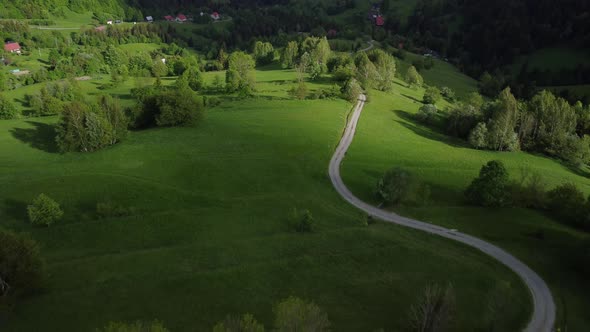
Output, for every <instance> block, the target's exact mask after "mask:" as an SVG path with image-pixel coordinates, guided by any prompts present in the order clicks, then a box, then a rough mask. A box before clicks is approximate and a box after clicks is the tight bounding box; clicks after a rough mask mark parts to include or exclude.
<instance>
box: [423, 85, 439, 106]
mask: <svg viewBox="0 0 590 332" xmlns="http://www.w3.org/2000/svg"><path fill="white" fill-rule="evenodd" d="M439 100H440V90H439V89H438V88H437V87H435V86H429V87H428V88H426V91H424V98H423V102H424V104H433V105H434V104H436V103H437V102H438V101H439Z"/></svg>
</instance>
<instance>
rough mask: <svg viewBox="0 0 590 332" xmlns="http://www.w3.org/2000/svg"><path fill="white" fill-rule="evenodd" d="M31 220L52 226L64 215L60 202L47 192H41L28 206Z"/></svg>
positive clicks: (33, 222) (38, 223)
mask: <svg viewBox="0 0 590 332" xmlns="http://www.w3.org/2000/svg"><path fill="white" fill-rule="evenodd" d="M27 213H28V215H29V220H30V221H31V223H32V224H34V225H42V226H50V225H52V224H53V223H55V222H56V221H58V220H60V219H61V217H63V214H64V213H63V211H62V209H61V208H60V207H59V204H58V203H57V202H56V201H54V200H53V199H51V198H50V197H49V196H47V195H45V194H40V195H39V196H38V197H37V198H35V199H34V200H33V204H31V205H29V206H28V207H27Z"/></svg>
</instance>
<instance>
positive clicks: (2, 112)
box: [0, 94, 18, 119]
mask: <svg viewBox="0 0 590 332" xmlns="http://www.w3.org/2000/svg"><path fill="white" fill-rule="evenodd" d="M17 116H18V110H17V109H16V106H15V105H14V103H13V102H12V101H11V100H10V99H8V98H7V97H6V96H4V95H3V94H0V119H14V118H16V117H17Z"/></svg>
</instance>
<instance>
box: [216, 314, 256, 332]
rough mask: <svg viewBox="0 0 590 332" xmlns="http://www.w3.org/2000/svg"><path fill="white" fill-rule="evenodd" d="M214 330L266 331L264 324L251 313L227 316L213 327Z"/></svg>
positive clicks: (225, 331)
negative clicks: (240, 315)
mask: <svg viewBox="0 0 590 332" xmlns="http://www.w3.org/2000/svg"><path fill="white" fill-rule="evenodd" d="M213 332H264V326H263V325H262V324H260V323H258V321H256V319H255V318H254V316H252V315H250V314H245V315H243V316H242V317H238V316H227V317H226V318H225V320H223V322H219V323H217V325H215V327H213Z"/></svg>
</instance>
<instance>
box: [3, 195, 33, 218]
mask: <svg viewBox="0 0 590 332" xmlns="http://www.w3.org/2000/svg"><path fill="white" fill-rule="evenodd" d="M27 205H28V204H27V203H26V202H22V201H18V200H15V199H12V198H7V199H5V200H4V213H6V215H7V216H8V217H10V218H12V219H15V220H21V221H25V220H28V215H27Z"/></svg>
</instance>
